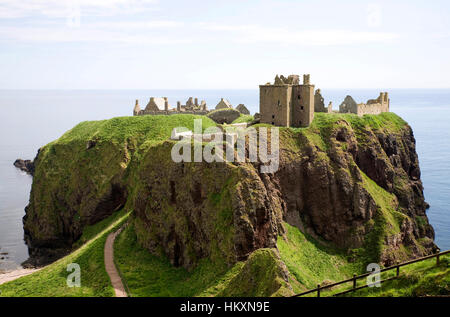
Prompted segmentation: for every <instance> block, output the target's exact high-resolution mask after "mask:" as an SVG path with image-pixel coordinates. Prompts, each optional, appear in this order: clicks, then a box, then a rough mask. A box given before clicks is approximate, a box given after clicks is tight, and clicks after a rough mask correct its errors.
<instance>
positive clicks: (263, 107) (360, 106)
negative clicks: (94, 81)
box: [133, 74, 390, 127]
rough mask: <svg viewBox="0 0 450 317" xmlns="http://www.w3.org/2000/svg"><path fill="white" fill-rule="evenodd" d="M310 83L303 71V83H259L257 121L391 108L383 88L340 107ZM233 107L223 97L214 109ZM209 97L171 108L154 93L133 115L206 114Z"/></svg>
mask: <svg viewBox="0 0 450 317" xmlns="http://www.w3.org/2000/svg"><path fill="white" fill-rule="evenodd" d="M314 87H315V86H314V85H312V84H311V78H310V75H309V74H305V75H303V83H302V84H301V83H300V76H299V75H289V76H288V77H285V76H283V75H280V76H278V75H276V76H275V79H274V82H273V84H271V83H270V82H268V83H266V84H265V85H260V86H259V113H256V114H255V117H254V118H255V122H257V121H258V120H259V122H261V123H268V124H272V125H275V126H285V127H307V126H309V125H310V124H311V122H312V121H313V119H314V112H325V113H353V114H356V115H358V116H363V115H365V114H380V113H382V112H389V106H390V100H389V95H388V93H387V92H381V93H380V95H379V96H378V98H376V99H370V100H368V101H367V102H366V103H357V102H356V101H355V100H354V99H353V98H352V97H351V96H346V97H345V99H344V101H343V102H342V103H341V104H340V105H339V111H336V110H333V105H332V103H331V102H330V103H329V104H328V106H325V99H324V98H323V97H322V94H321V91H320V89H317V90H315V89H314ZM226 109H233V106H232V105H231V103H230V102H229V101H228V100H227V99H225V98H221V99H220V101H219V103H218V104H217V105H216V107H215V110H214V111H223V110H226ZM235 110H237V112H238V113H241V114H250V111H248V109H247V108H246V107H245V106H244V105H243V104H239V105H238V106H237V107H236V109H235ZM210 112H211V111H210V110H208V107H207V105H206V101H204V100H202V101H201V102H200V103H199V102H198V98H193V97H190V98H189V99H188V100H187V101H186V104H185V105H182V104H181V102H180V101H178V102H177V106H176V108H172V107H171V106H170V104H169V101H168V99H167V97H161V98H158V97H151V98H150V100H149V102H148V104H147V105H146V107H145V108H144V109H141V107H140V106H139V101H138V100H136V104H135V106H134V109H133V115H135V116H139V115H171V114H196V115H207V114H208V113H210Z"/></svg>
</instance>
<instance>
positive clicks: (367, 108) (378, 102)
mask: <svg viewBox="0 0 450 317" xmlns="http://www.w3.org/2000/svg"><path fill="white" fill-rule="evenodd" d="M389 104H390V100H389V94H388V93H387V92H380V95H379V96H378V98H377V99H370V100H368V101H367V102H366V103H359V104H358V103H356V101H355V100H354V99H353V98H352V97H351V96H347V97H345V99H344V101H343V102H342V103H341V104H340V106H339V112H340V113H354V114H357V115H358V116H362V115H365V114H380V113H382V112H389Z"/></svg>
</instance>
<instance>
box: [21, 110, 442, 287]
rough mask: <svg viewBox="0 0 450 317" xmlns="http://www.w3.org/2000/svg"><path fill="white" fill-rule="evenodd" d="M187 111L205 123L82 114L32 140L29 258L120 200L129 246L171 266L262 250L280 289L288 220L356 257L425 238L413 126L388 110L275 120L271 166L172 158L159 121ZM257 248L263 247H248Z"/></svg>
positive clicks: (67, 240)
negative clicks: (39, 142)
mask: <svg viewBox="0 0 450 317" xmlns="http://www.w3.org/2000/svg"><path fill="white" fill-rule="evenodd" d="M194 118H202V120H203V128H207V127H209V126H214V125H215V124H214V122H213V121H211V120H209V119H208V118H206V117H201V116H193V115H173V116H170V117H164V116H139V117H124V118H115V119H111V120H105V121H97V122H83V123H81V124H79V125H78V126H76V127H75V128H74V129H72V130H71V131H69V132H67V133H66V134H65V135H63V136H62V137H61V138H60V139H59V140H56V141H54V142H52V143H50V144H48V145H46V146H44V147H43V148H41V149H40V152H39V155H38V156H37V158H36V159H35V161H34V167H35V171H34V179H33V186H32V191H31V195H30V203H29V205H28V206H27V208H26V215H25V217H24V229H25V234H26V241H27V244H28V246H29V248H30V254H31V261H30V262H31V263H34V264H38V265H39V264H43V263H45V262H47V261H49V260H52V259H54V258H56V257H57V256H60V255H61V254H64V253H67V252H68V251H69V250H70V249H71V248H72V246H73V244H74V243H75V242H76V241H77V240H78V239H79V238H80V236H81V234H82V233H83V228H84V227H85V226H87V225H92V224H94V223H96V222H98V221H100V220H102V219H104V218H106V217H108V216H109V215H111V214H112V213H114V212H115V211H117V210H119V209H123V208H125V209H127V210H130V211H133V213H132V216H131V222H130V223H131V225H132V228H133V230H134V234H135V235H136V240H137V242H138V243H139V245H140V246H141V247H143V248H145V249H147V250H148V252H149V253H151V254H153V255H156V256H160V257H165V258H167V259H169V261H170V263H171V264H172V265H173V266H175V267H180V266H182V267H185V268H186V269H188V270H192V269H194V268H195V267H196V266H197V265H198V263H199V262H200V261H201V260H202V259H206V258H207V259H209V260H210V261H213V262H214V261H216V262H224V263H226V265H228V266H232V265H234V264H236V263H237V262H240V261H247V262H246V263H247V264H246V267H248V269H247V271H248V272H250V271H251V270H252V269H254V267H252V265H253V264H254V262H255V261H254V260H252V261H250V260H249V259H253V258H260V257H264V256H269V257H270V258H271V259H272V258H273V260H270V261H267V263H271V264H270V265H272V266H275V267H276V269H274V270H272V271H271V272H274V273H273V274H274V276H275V277H274V278H273V280H277V281H279V283H275V284H276V285H278V286H271V287H270V292H269V293H270V294H273V293H275V292H277V290H278V288H282V287H285V288H286V289H289V285H288V282H290V279H291V278H292V277H289V268H286V267H285V266H284V263H283V261H282V260H284V259H283V254H281V260H280V255H279V249H280V243H284V242H289V239H290V237H289V234H288V228H296V230H299V231H300V232H302V233H303V234H305V235H307V236H308V237H309V238H310V239H312V240H314V241H317V243H319V244H320V245H324V246H327V247H332V248H334V249H336V250H338V251H339V252H342V253H344V254H345V256H346V261H348V262H350V263H351V262H355V263H356V262H357V263H361V264H363V265H364V264H367V263H371V262H376V263H381V264H383V265H389V264H392V263H393V262H394V261H396V260H405V259H409V258H414V257H418V256H422V255H426V254H430V253H431V252H433V251H434V249H435V248H436V247H435V245H434V243H433V238H434V232H433V229H432V227H431V226H430V225H429V223H428V219H427V216H426V212H425V211H426V207H427V204H426V203H425V201H424V196H423V187H422V183H421V180H420V167H419V163H418V158H417V153H416V151H415V139H414V136H413V132H412V130H411V128H410V126H409V125H408V124H407V123H406V122H404V121H403V120H402V119H401V118H399V117H398V116H396V115H395V114H393V113H383V114H381V115H368V116H364V117H357V116H356V115H350V114H345V115H343V114H339V115H337V114H316V117H315V119H314V122H313V123H312V124H311V126H310V127H308V128H296V129H292V128H280V165H279V169H278V171H277V172H275V173H274V174H263V173H260V169H259V167H260V164H261V163H260V162H256V163H251V162H245V163H206V162H201V163H175V162H173V161H172V159H171V156H170V154H171V148H172V146H173V144H174V141H171V140H169V136H170V131H171V129H172V128H173V127H179V126H184V127H187V128H189V129H192V128H193V119H194ZM261 126H263V125H256V128H258V127H261ZM280 241H281V242H280ZM260 249H261V250H267V249H268V250H271V251H272V252H259V253H258V257H257V256H256V255H255V256H253V257H251V255H252V254H254V252H255V251H256V250H260ZM249 261H250V262H249ZM252 263H253V264H252ZM243 272H244V273H245V271H243ZM244 273H242V274H244ZM297 280H298V279H297ZM282 285H284V286H282ZM230 292H231V289H230ZM226 294H227V293H226Z"/></svg>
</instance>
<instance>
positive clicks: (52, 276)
mask: <svg viewBox="0 0 450 317" xmlns="http://www.w3.org/2000/svg"><path fill="white" fill-rule="evenodd" d="M128 215H129V213H126V212H125V211H121V212H117V213H116V214H114V215H112V216H111V217H110V218H109V219H106V220H105V221H103V222H102V223H100V224H97V225H95V226H93V227H91V228H90V229H88V230H86V232H85V236H84V238H83V240H85V239H86V240H87V239H88V238H90V240H89V241H88V242H87V243H86V244H84V245H83V246H82V247H80V248H79V249H77V250H76V251H74V252H73V253H71V254H70V255H68V256H66V257H64V258H61V259H60V260H58V261H56V262H54V263H52V264H50V265H48V266H46V267H45V268H43V269H42V270H40V271H38V272H36V273H33V274H31V275H28V276H24V277H21V278H19V279H17V280H14V281H11V282H8V283H5V284H3V285H0V293H1V296H4V297H16V296H17V297H69V296H70V297H92V296H96V297H97V296H98V297H104V296H107V297H109V296H114V290H113V288H112V286H111V282H110V279H109V276H108V274H107V273H106V270H105V262H104V247H105V242H106V238H107V237H108V234H109V233H111V232H113V231H114V230H117V229H118V228H119V227H120V226H121V225H122V224H123V223H124V222H125V221H126V219H127V218H128ZM97 230H99V231H97ZM96 232H98V234H95V233H96ZM71 263H76V264H78V265H79V266H80V269H81V287H68V286H67V277H68V276H69V274H70V273H71V272H68V271H67V266H68V265H69V264H71Z"/></svg>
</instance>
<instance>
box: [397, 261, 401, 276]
mask: <svg viewBox="0 0 450 317" xmlns="http://www.w3.org/2000/svg"><path fill="white" fill-rule="evenodd" d="M399 275H400V261H397V277H398V276H399Z"/></svg>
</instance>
